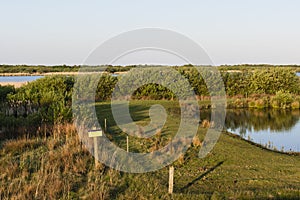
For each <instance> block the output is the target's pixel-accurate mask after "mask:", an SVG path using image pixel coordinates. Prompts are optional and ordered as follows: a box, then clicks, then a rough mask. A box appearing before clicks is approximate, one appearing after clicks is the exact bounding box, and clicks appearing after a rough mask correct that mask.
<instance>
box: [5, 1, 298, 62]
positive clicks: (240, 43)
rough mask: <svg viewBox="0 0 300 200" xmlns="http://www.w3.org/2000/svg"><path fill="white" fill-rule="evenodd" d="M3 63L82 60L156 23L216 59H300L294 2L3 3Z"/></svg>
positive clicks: (286, 60)
mask: <svg viewBox="0 0 300 200" xmlns="http://www.w3.org/2000/svg"><path fill="white" fill-rule="evenodd" d="M0 9H1V10H0V27H1V31H0V63H1V64H46V65H54V64H81V63H82V62H83V61H84V59H85V58H86V57H87V56H88V54H89V53H90V52H91V51H92V50H93V49H94V48H96V47H97V46H98V45H99V44H101V43H102V42H104V41H105V40H107V39H109V38H111V37H113V36H115V35H118V34H119V33H122V32H124V31H129V30H133V29H137V28H145V27H157V28H165V29H170V30H174V31H177V32H179V33H181V34H184V35H186V36H188V37H189V38H191V39H193V40H194V41H196V42H197V43H199V44H200V45H201V46H202V47H203V48H204V49H205V50H206V51H207V53H208V54H209V56H210V57H211V58H212V60H213V61H214V63H215V64H217V65H220V64H239V63H270V64H300V54H299V53H300V23H299V20H300V11H299V9H300V1H297V0H281V1H279V0H251V1H250V0H247V1H243V0H227V1H226V0H224V1H222V0H195V1H192V0H187V1H183V0H181V1H179V0H151V1H146V0H107V1H101V0H88V1H84V0H49V1H45V0H26V1H24V0H9V1H8V0H7V1H5V0H3V1H0Z"/></svg>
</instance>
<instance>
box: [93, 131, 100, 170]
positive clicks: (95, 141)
mask: <svg viewBox="0 0 300 200" xmlns="http://www.w3.org/2000/svg"><path fill="white" fill-rule="evenodd" d="M94 158H95V167H96V168H97V167H98V165H99V162H98V140H97V137H94Z"/></svg>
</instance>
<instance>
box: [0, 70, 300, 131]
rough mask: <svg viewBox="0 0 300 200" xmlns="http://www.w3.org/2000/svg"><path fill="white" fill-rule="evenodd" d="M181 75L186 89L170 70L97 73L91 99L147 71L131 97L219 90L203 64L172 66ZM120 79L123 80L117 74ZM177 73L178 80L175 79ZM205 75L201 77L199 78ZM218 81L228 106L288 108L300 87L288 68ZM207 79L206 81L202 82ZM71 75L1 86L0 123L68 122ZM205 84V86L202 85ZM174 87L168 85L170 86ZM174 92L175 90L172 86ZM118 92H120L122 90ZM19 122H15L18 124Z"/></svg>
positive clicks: (225, 75) (297, 102)
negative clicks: (197, 68)
mask: <svg viewBox="0 0 300 200" xmlns="http://www.w3.org/2000/svg"><path fill="white" fill-rule="evenodd" d="M175 70H177V71H178V72H179V73H180V74H181V75H183V77H185V78H186V79H187V80H188V82H189V84H190V86H191V88H189V87H187V86H186V83H184V82H183V81H182V80H181V78H182V76H180V75H179V76H178V75H177V76H171V75H170V73H168V72H167V71H164V70H163V69H160V68H155V70H153V71H152V70H151V69H150V68H148V69H147V68H146V70H140V71H139V70H137V69H136V70H135V69H132V72H130V73H132V76H131V78H128V79H126V78H125V77H126V76H124V77H123V76H122V75H121V76H120V78H119V80H118V77H115V76H111V75H103V76H101V78H100V80H99V82H98V85H97V87H96V92H95V100H96V101H102V100H108V99H109V98H110V97H111V95H112V93H113V91H114V89H115V88H117V90H115V91H119V92H120V91H121V89H120V87H121V85H122V84H121V85H118V84H117V83H118V82H121V83H122V79H123V82H124V81H125V82H124V83H127V84H126V85H127V88H126V87H125V88H123V89H122V90H124V91H125V93H126V91H130V89H132V88H131V87H133V86H134V85H141V83H142V82H140V80H143V79H147V75H150V76H149V77H151V78H149V80H147V81H148V82H149V84H145V85H141V87H139V88H137V89H136V90H135V91H134V93H133V97H132V98H135V99H145V98H146V99H175V98H176V92H180V93H181V94H183V95H189V94H190V93H189V92H191V90H193V91H194V92H195V94H196V95H198V97H199V99H203V98H207V97H208V96H210V93H209V90H213V91H215V92H216V95H218V94H221V93H218V92H221V90H219V88H218V87H217V86H218V85H219V79H218V77H217V76H216V74H214V72H212V71H209V70H206V69H205V68H202V71H201V75H200V74H199V73H198V71H197V70H196V69H195V68H193V67H191V66H185V67H175ZM122 77H123V78H122ZM180 77H181V78H180ZM203 77H204V78H203ZM152 79H153V80H161V83H162V84H164V86H162V85H159V84H151V81H152ZM222 79H223V81H224V86H225V89H226V94H227V95H228V96H229V97H233V98H229V99H228V108H245V107H254V108H265V107H272V108H285V109H286V108H293V109H299V107H300V106H299V105H300V100H299V98H298V97H297V95H299V93H300V91H299V89H300V85H299V78H298V77H297V76H296V75H295V71H294V70H293V69H290V68H268V69H260V70H258V69H256V70H253V71H245V72H235V73H232V72H223V73H222ZM204 80H208V81H206V82H205V81H204ZM74 82H75V80H74V77H71V76H68V77H67V76H53V77H46V78H43V79H38V80H37V81H34V82H31V83H29V84H27V85H25V86H23V87H21V88H17V89H15V88H13V87H11V86H2V87H0V100H1V113H2V114H1V115H0V121H1V122H0V123H1V124H0V125H1V127H6V129H7V128H9V127H12V128H16V127H20V124H23V125H24V126H26V125H28V126H33V127H34V126H36V127H39V126H41V125H42V124H50V125H51V124H52V125H53V124H58V123H63V122H65V121H71V120H72V108H71V104H72V92H73V85H74ZM82 84H83V85H82V87H81V89H82V90H83V91H77V92H78V95H79V96H80V95H81V98H82V99H83V100H84V98H86V97H87V96H86V93H84V90H85V88H88V87H90V86H91V84H95V83H94V82H93V81H92V79H91V80H90V81H88V80H87V81H83V83H82ZM207 85H208V86H207ZM172 88H173V89H172ZM174 88H175V90H176V92H174V91H172V90H174ZM124 91H123V92H124ZM18 125H19V126H18Z"/></svg>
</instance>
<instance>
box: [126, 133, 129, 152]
mask: <svg viewBox="0 0 300 200" xmlns="http://www.w3.org/2000/svg"><path fill="white" fill-rule="evenodd" d="M126 142H127V152H129V138H128V136H127V137H126Z"/></svg>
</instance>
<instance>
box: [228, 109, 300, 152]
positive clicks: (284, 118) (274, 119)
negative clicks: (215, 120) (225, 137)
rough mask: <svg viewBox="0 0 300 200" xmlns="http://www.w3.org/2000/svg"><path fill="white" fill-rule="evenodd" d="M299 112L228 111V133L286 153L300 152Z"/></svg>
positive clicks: (272, 110)
mask: <svg viewBox="0 0 300 200" xmlns="http://www.w3.org/2000/svg"><path fill="white" fill-rule="evenodd" d="M299 116H300V111H299V110H293V111H290V110H274V109H271V110H257V109H255V110H247V109H239V110H227V116H226V121H225V126H226V128H227V130H228V131H230V132H232V133H235V134H239V135H240V136H242V137H243V138H245V139H251V140H252V141H253V142H256V143H260V144H262V145H267V147H269V148H276V149H278V150H285V151H299V144H300V122H299Z"/></svg>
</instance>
